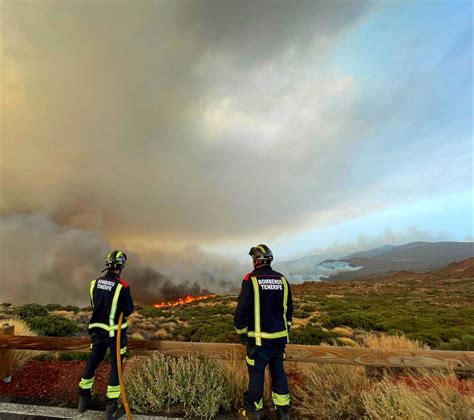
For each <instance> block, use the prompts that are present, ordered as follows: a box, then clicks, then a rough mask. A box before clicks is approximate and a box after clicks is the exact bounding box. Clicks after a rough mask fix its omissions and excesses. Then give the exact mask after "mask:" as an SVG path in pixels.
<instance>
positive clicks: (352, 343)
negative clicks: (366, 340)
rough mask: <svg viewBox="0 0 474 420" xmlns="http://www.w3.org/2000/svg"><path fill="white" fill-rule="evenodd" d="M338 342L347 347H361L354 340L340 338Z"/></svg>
mask: <svg viewBox="0 0 474 420" xmlns="http://www.w3.org/2000/svg"><path fill="white" fill-rule="evenodd" d="M337 341H338V342H339V343H341V344H343V345H345V346H351V347H358V346H359V345H358V344H357V342H355V341H354V340H353V339H352V338H349V337H338V338H337Z"/></svg>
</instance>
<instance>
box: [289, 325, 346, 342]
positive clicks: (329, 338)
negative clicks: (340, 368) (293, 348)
mask: <svg viewBox="0 0 474 420" xmlns="http://www.w3.org/2000/svg"><path fill="white" fill-rule="evenodd" d="M336 338H337V334H334V333H330V332H328V331H324V330H323V329H322V328H321V327H319V326H316V325H309V326H306V327H304V328H295V329H291V331H290V340H291V342H292V343H295V344H313V345H317V344H321V343H331V342H334V340H335V339H336Z"/></svg>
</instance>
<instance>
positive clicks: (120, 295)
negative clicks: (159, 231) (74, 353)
mask: <svg viewBox="0 0 474 420" xmlns="http://www.w3.org/2000/svg"><path fill="white" fill-rule="evenodd" d="M126 262H127V255H126V254H125V253H124V252H122V251H112V252H111V253H110V254H109V255H108V256H107V259H106V261H105V265H106V268H105V269H104V270H103V271H106V273H105V275H104V276H102V277H99V278H98V279H96V280H92V282H91V284H90V299H91V306H92V317H91V320H90V324H89V334H90V335H91V341H92V344H91V353H90V355H89V359H88V360H87V364H86V367H85V368H84V371H83V372H82V378H81V381H80V383H79V408H78V410H79V412H80V413H83V412H84V411H86V410H87V408H88V406H89V403H90V400H91V389H92V385H93V384H94V372H95V370H96V369H97V367H98V366H99V364H100V362H102V360H104V357H105V353H106V352H107V349H109V350H110V357H111V359H112V362H111V369H110V376H109V384H108V387H107V408H106V416H107V419H114V418H119V417H121V416H122V415H123V414H124V413H125V409H124V407H123V405H122V403H121V401H119V398H120V385H119V378H118V371H117V356H116V355H117V353H116V351H117V350H116V345H117V343H116V341H117V338H116V333H117V328H118V319H119V317H120V313H121V312H123V316H124V318H123V323H122V334H121V343H120V354H121V355H122V356H121V357H122V358H123V357H124V355H125V352H126V351H127V321H126V319H125V317H127V316H129V315H130V314H131V313H132V312H133V301H132V297H131V294H130V287H129V286H128V284H127V283H126V282H125V281H124V280H122V279H121V278H120V274H121V272H122V270H123V268H124V266H125V263H126Z"/></svg>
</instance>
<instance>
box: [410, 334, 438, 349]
mask: <svg viewBox="0 0 474 420" xmlns="http://www.w3.org/2000/svg"><path fill="white" fill-rule="evenodd" d="M406 336H407V338H409V339H410V340H418V341H421V342H422V343H426V344H428V346H430V347H431V348H432V349H434V348H436V347H438V345H439V344H440V342H441V339H440V338H439V337H438V336H437V335H434V334H431V333H426V332H419V333H410V334H406Z"/></svg>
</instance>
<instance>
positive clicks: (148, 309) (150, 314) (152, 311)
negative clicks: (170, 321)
mask: <svg viewBox="0 0 474 420" xmlns="http://www.w3.org/2000/svg"><path fill="white" fill-rule="evenodd" d="M139 313H140V314H141V315H143V316H144V317H145V318H158V317H162V316H164V315H165V311H163V309H161V308H155V307H154V306H144V307H143V308H141V309H140V310H139Z"/></svg>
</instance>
